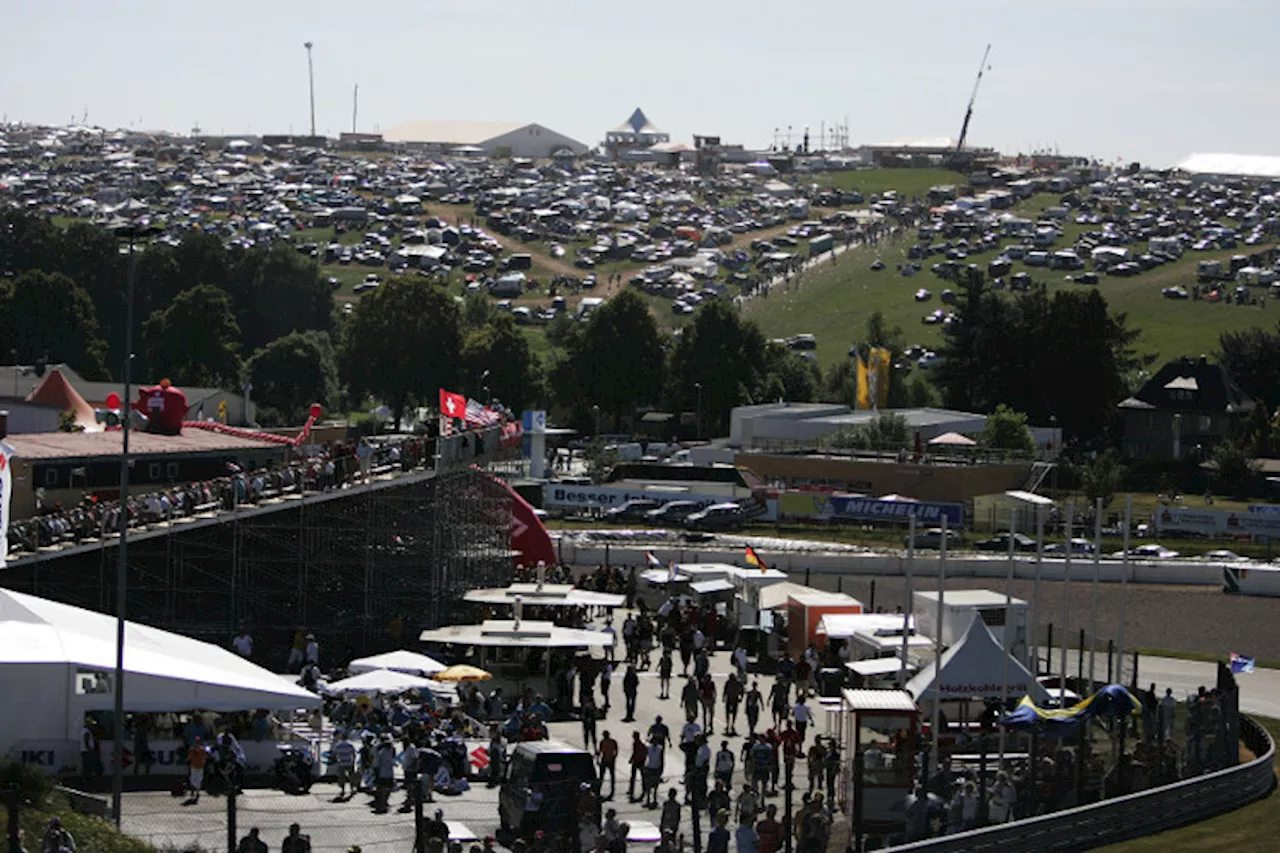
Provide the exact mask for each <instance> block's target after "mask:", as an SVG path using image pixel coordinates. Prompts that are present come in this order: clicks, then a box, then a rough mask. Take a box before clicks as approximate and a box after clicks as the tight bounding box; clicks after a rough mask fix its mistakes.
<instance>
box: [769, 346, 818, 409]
mask: <svg viewBox="0 0 1280 853" xmlns="http://www.w3.org/2000/svg"><path fill="white" fill-rule="evenodd" d="M821 384H822V371H821V370H820V369H819V368H818V365H817V364H815V363H814V362H811V361H808V360H806V359H804V358H801V357H800V355H799V354H798V353H796V352H793V351H792V350H790V349H788V348H787V347H785V346H783V345H781V344H767V345H766V348H765V364H764V382H763V385H762V388H761V393H760V399H762V400H788V401H790V402H793V403H809V402H812V401H813V398H814V397H815V396H816V395H817V391H818V388H819V386H820V385H821Z"/></svg>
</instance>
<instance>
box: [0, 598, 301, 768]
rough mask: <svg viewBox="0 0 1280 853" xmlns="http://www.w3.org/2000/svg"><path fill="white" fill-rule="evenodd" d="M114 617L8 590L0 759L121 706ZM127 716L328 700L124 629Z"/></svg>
mask: <svg viewBox="0 0 1280 853" xmlns="http://www.w3.org/2000/svg"><path fill="white" fill-rule="evenodd" d="M115 663H116V620H115V618H114V617H112V616H107V615H105V614H102V613H95V612H93V611H91V610H84V609H82V608H79V607H72V606H70V605H67V604H58V603H56V602H53V601H48V600H47V599H43V598H37V597H35V596H33V595H25V594H23V593H20V592H12V591H10V590H5V589H0V695H2V696H4V697H5V711H6V720H5V723H6V725H5V726H4V735H3V737H0V753H3V752H5V751H7V749H6V747H7V746H9V745H12V744H13V743H16V742H18V741H22V740H26V739H41V738H44V739H57V740H63V739H73V740H74V739H75V738H77V737H78V735H79V732H80V728H81V726H82V725H83V721H84V715H85V713H86V712H93V711H105V710H109V709H111V708H112V707H113V704H114V694H113V687H114V685H113V684H112V680H113V678H114V670H115ZM124 671H125V679H124V696H123V699H124V709H125V711H129V712H165V711H190V710H194V709H200V710H205V711H246V710H254V709H257V708H276V709H284V708H290V709H296V708H313V707H317V706H319V705H320V697H318V696H316V695H315V694H314V693H310V692H308V691H306V690H303V689H302V688H301V687H298V686H297V685H296V684H294V683H293V682H291V681H290V680H288V679H286V678H284V677H282V676H279V675H276V674H275V673H272V672H269V671H268V670H265V669H263V668H262V667H260V666H257V665H256V664H253V663H251V662H249V661H247V660H245V659H244V658H242V657H240V656H239V655H236V654H234V653H233V652H231V651H230V650H228V649H223V648H219V647H218V646H214V645H210V644H209V643H203V642H200V641H199V640H193V639H191V638H190V637H184V636H182V635H180V634H173V633H170V632H169V631H161V630H160V629H158V628H152V627H149V626H147V625H139V624H137V623H136V622H126V623H125V648H124Z"/></svg>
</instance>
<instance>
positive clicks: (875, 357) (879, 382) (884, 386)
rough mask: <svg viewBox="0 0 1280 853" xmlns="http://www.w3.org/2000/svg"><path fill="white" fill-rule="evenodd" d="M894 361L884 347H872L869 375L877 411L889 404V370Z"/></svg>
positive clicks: (869, 357) (872, 396)
mask: <svg viewBox="0 0 1280 853" xmlns="http://www.w3.org/2000/svg"><path fill="white" fill-rule="evenodd" d="M891 361H892V359H891V358H890V356H889V351H888V350H887V349H885V348H884V347H872V348H871V352H870V354H869V355H868V356H867V373H868V374H869V375H870V380H871V399H873V400H875V405H876V408H877V409H883V408H884V407H885V405H886V404H887V403H888V402H889V369H890V363H891Z"/></svg>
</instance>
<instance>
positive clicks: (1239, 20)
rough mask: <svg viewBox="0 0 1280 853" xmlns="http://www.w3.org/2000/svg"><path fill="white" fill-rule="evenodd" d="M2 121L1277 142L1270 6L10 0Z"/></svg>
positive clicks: (1149, 0) (1112, 143)
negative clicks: (428, 123) (478, 124)
mask: <svg viewBox="0 0 1280 853" xmlns="http://www.w3.org/2000/svg"><path fill="white" fill-rule="evenodd" d="M0 20H2V21H4V26H3V27H0V117H2V118H3V119H4V120H7V121H10V122H14V121H24V122H31V123H42V124H68V123H71V122H72V121H73V120H74V121H75V122H79V121H80V120H81V119H82V118H85V116H86V114H87V120H88V122H89V123H90V124H93V125H97V126H103V127H107V128H117V127H121V128H135V129H144V130H170V131H180V132H187V131H190V130H191V129H192V128H193V127H197V126H198V127H200V128H201V129H202V130H203V131H204V132H205V133H213V134H237V133H243V134H262V133H290V132H292V133H305V132H306V131H307V130H308V124H309V118H308V90H307V56H306V50H305V49H304V47H303V43H304V42H306V41H311V42H313V44H314V47H313V59H314V65H315V88H316V129H317V131H318V132H320V133H323V134H326V135H330V136H336V135H337V134H338V133H339V132H341V131H348V130H351V119H352V114H351V113H352V89H353V86H355V85H356V84H358V85H359V90H360V91H359V116H358V124H357V129H359V130H361V131H376V130H379V129H385V128H390V127H392V126H394V125H396V124H398V123H400V122H404V121H411V120H418V119H468V120H482V121H535V122H538V123H539V124H542V125H543V126H545V127H549V128H551V129H552V130H555V131H558V132H560V133H564V134H566V135H568V136H570V137H573V138H575V139H578V140H579V141H581V142H583V143H586V144H588V145H596V144H598V143H599V142H600V141H601V140H602V139H603V138H604V134H605V132H606V131H607V130H610V129H612V128H614V127H616V126H617V125H619V124H621V123H622V122H623V121H624V120H625V119H626V118H627V117H628V116H629V115H630V114H631V111H632V110H633V109H635V107H637V106H639V107H641V108H643V109H644V111H645V113H646V114H647V115H648V116H649V118H650V119H651V120H652V121H653V122H654V123H655V124H657V125H658V126H659V127H661V128H662V129H664V130H666V131H668V132H669V133H671V135H672V138H673V139H674V140H677V141H691V139H692V136H693V135H694V134H695V133H696V134H704V135H719V136H720V137H721V138H722V140H723V141H724V142H726V143H742V144H744V145H746V146H748V147H765V146H768V145H770V144H771V143H773V142H774V141H775V138H776V137H775V132H776V131H775V129H778V128H780V129H781V130H780V133H781V134H783V135H785V134H786V133H787V128H788V127H790V128H791V129H792V130H791V133H792V139H793V141H798V140H799V137H800V134H801V133H802V129H803V128H804V127H805V126H806V125H807V126H808V127H809V128H810V135H811V137H810V138H811V144H812V145H813V146H814V147H817V146H818V144H819V136H820V133H821V129H822V125H823V123H824V122H825V124H826V125H827V127H831V126H833V125H836V124H844V123H846V122H847V124H848V136H849V140H850V142H851V143H853V144H854V145H857V144H859V143H877V142H887V141H891V140H896V139H901V138H915V137H924V136H934V137H937V136H949V137H956V136H958V135H959V131H960V124H961V121H962V119H963V117H964V112H965V106H966V104H967V103H968V100H969V96H970V92H971V90H972V88H973V81H974V75H975V74H976V72H977V69H978V65H979V62H980V60H981V57H982V52H983V48H984V47H985V46H986V44H988V43H990V44H991V45H992V48H991V58H990V60H989V61H988V68H989V70H988V71H987V72H986V74H985V76H984V78H983V81H982V86H981V89H980V91H979V93H978V97H977V103H976V105H975V108H974V116H973V121H972V125H971V128H970V132H969V140H970V142H971V143H972V144H974V145H984V146H993V147H995V148H997V149H999V150H1000V151H1002V152H1005V153H1018V152H1029V151H1032V150H1037V149H1039V150H1043V149H1051V150H1053V149H1056V150H1058V151H1061V152H1062V153H1064V154H1068V153H1069V154H1079V155H1084V156H1091V157H1097V158H1100V159H1103V160H1106V161H1113V160H1115V159H1117V158H1123V159H1124V160H1126V161H1132V160H1138V161H1141V162H1142V163H1144V164H1149V165H1153V166H1157V167H1159V166H1168V165H1172V164H1173V163H1175V162H1177V161H1178V160H1180V159H1181V158H1182V157H1184V156H1185V155H1187V154H1189V153H1191V152H1197V151H1198V152H1231V153H1240V154H1280V63H1276V62H1275V61H1274V59H1273V58H1272V54H1271V41H1272V40H1273V39H1274V36H1275V34H1276V33H1280V2H1276V0H1218V2H1208V1H1207V0H1205V2H1189V0H1062V1H1061V2H1060V0H1018V2H1006V0H966V2H963V3H949V2H944V0H898V2H893V3H861V2H853V0H809V2H806V3H786V2H778V0H769V2H762V0H644V2H615V0H416V2H414V0H378V2H376V3H368V4H361V3H353V2H350V0H346V2H332V0H311V2H296V0H259V2H244V0H220V2H216V3H188V2H174V0H113V1H112V2H102V0H0Z"/></svg>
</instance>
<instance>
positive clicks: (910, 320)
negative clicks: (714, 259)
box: [747, 170, 1280, 366]
mask: <svg viewBox="0 0 1280 853" xmlns="http://www.w3.org/2000/svg"><path fill="white" fill-rule="evenodd" d="M888 171H891V172H892V171H897V170H888ZM852 174H854V175H858V174H862V173H852ZM868 174H869V173H868ZM925 189H926V190H927V186H926V188H925ZM1056 203H1057V199H1056V198H1055V197H1052V196H1047V195H1040V196H1036V197H1035V198H1033V199H1031V200H1029V201H1027V202H1026V203H1024V204H1022V205H1019V206H1018V207H1017V208H1015V210H1014V211H1013V212H1014V213H1016V214H1017V215H1019V216H1023V217H1026V218H1029V219H1035V218H1037V217H1038V216H1039V215H1040V214H1041V213H1042V212H1043V211H1044V210H1045V209H1046V208H1048V207H1051V206H1053V205H1054V204H1056ZM1096 227H1098V226H1083V225H1077V224H1076V223H1074V222H1066V223H1063V236H1062V237H1061V238H1059V239H1058V241H1057V243H1056V244H1055V245H1054V246H1053V247H1052V249H1053V250H1056V249H1062V248H1066V247H1068V246H1070V245H1071V244H1072V243H1073V242H1074V240H1075V238H1076V237H1077V236H1078V235H1079V234H1081V233H1082V232H1084V231H1085V230H1088V229H1089V228H1096ZM916 237H917V235H916V233H915V232H914V231H913V232H911V233H908V234H903V235H901V236H899V237H898V238H897V239H893V240H886V241H882V242H881V244H880V245H879V246H876V247H871V246H866V247H861V248H858V249H855V250H853V251H851V252H847V253H845V254H844V255H842V256H841V257H840V258H839V259H838V260H837V261H836V262H835V263H834V264H821V265H819V266H818V267H816V268H815V269H813V270H811V271H806V272H805V273H804V275H803V276H802V279H801V281H802V283H801V285H800V286H799V287H798V288H793V289H791V290H788V291H779V290H776V289H775V290H774V291H773V293H771V294H770V296H769V298H768V299H759V300H752V302H751V303H750V304H749V306H748V308H747V312H748V313H749V314H750V315H751V316H752V317H754V318H755V319H756V321H757V322H758V323H759V324H760V327H761V328H762V329H763V330H764V332H765V334H766V335H767V336H769V337H785V336H787V335H792V334H797V333H800V332H810V333H812V334H815V335H817V337H818V349H817V358H818V361H819V363H821V364H822V365H824V366H826V365H829V364H831V363H833V362H836V361H839V360H840V359H843V358H845V357H846V353H847V351H848V349H849V346H850V344H854V343H858V342H859V341H860V340H861V335H862V334H863V330H864V328H865V323H866V318H867V317H868V316H869V315H870V314H871V313H872V312H873V311H880V312H882V313H883V314H884V316H885V319H886V320H887V321H888V322H889V324H890V325H898V326H901V327H902V328H903V330H904V331H905V332H906V337H907V342H908V343H915V344H921V345H924V346H926V347H936V346H937V345H938V344H939V343H941V340H942V335H941V331H942V327H941V326H938V325H924V324H922V322H921V321H922V318H923V317H924V315H926V314H928V313H930V312H932V311H933V310H935V309H937V308H943V309H946V310H951V309H950V308H949V307H948V306H946V305H944V304H943V303H942V301H941V294H942V291H943V290H944V289H947V288H951V289H953V290H954V289H955V285H954V284H952V283H950V282H947V281H944V280H943V279H941V278H938V277H937V276H935V275H933V274H931V273H930V272H929V269H930V267H932V265H933V264H934V263H937V262H939V261H940V260H941V258H940V257H938V256H934V257H932V258H926V259H921V261H920V263H921V264H922V266H923V270H922V271H921V272H919V273H917V274H916V275H914V276H911V277H905V276H903V275H901V274H900V273H899V272H898V271H897V267H898V265H899V264H905V263H907V261H908V258H907V250H908V248H910V246H912V245H913V244H914V243H915V242H916ZM1015 242H1018V241H1016V240H1014V239H1012V238H1005V239H1002V240H1001V241H1000V245H1001V246H1004V245H1008V244H1012V243H1015ZM1144 248H1145V246H1141V247H1140V246H1136V245H1135V246H1131V247H1130V249H1131V250H1135V254H1140V253H1141V249H1144ZM1263 248H1264V247H1261V246H1254V247H1240V248H1236V249H1231V250H1222V251H1215V252H1187V253H1186V254H1184V255H1183V256H1182V258H1181V259H1180V260H1178V261H1177V262H1176V263H1172V264H1165V265H1164V266H1160V267H1156V268H1154V269H1151V270H1147V271H1146V272H1142V273H1139V274H1138V275H1135V276H1132V277H1128V278H1118V277H1108V276H1105V275H1104V276H1102V277H1101V280H1100V281H1099V283H1098V284H1097V285H1096V288H1097V289H1098V290H1099V291H1100V292H1101V293H1102V294H1103V296H1105V297H1106V299H1107V304H1108V305H1109V306H1110V308H1111V310H1112V311H1113V312H1117V313H1125V314H1127V315H1128V318H1129V325H1130V327H1131V328H1136V329H1140V330H1141V331H1142V336H1141V337H1140V338H1139V339H1138V343H1137V348H1138V350H1139V352H1142V353H1151V354H1154V355H1156V356H1157V361H1156V363H1157V364H1160V363H1162V362H1163V361H1165V360H1167V359H1170V358H1174V357H1177V356H1179V355H1198V354H1201V353H1204V354H1208V353H1212V352H1214V351H1216V350H1217V348H1218V337H1219V335H1220V334H1221V333H1222V332H1224V331H1233V330H1240V329H1245V328H1249V327H1254V326H1263V327H1266V328H1270V327H1272V326H1273V325H1274V324H1275V323H1276V321H1277V320H1280V306H1277V304H1276V302H1277V301H1280V300H1268V301H1266V302H1265V304H1264V305H1262V306H1242V305H1227V304H1225V303H1211V302H1204V301H1199V302H1193V301H1181V300H1172V299H1165V298H1164V297H1163V296H1162V295H1161V290H1162V289H1163V288H1166V287H1173V286H1175V285H1181V286H1184V287H1186V288H1187V289H1188V290H1189V289H1190V288H1191V286H1192V285H1193V284H1194V283H1195V271H1196V262H1197V261H1202V260H1213V259H1217V260H1222V261H1224V262H1225V261H1227V260H1229V259H1230V257H1231V256H1232V255H1236V254H1250V253H1252V252H1255V251H1261V250H1262V249H1263ZM995 257H996V253H994V252H986V253H983V254H981V255H976V256H974V258H973V261H972V262H973V263H976V264H978V265H980V266H982V267H983V268H984V269H985V267H986V265H987V264H988V263H989V262H990V261H991V260H993V259H994V258H995ZM877 258H879V259H881V260H883V261H884V263H885V269H883V270H881V271H879V272H875V271H873V270H872V269H871V263H872V262H873V261H874V260H876V259H877ZM1019 272H1026V273H1028V274H1030V275H1031V277H1032V279H1034V280H1035V281H1042V282H1045V283H1046V284H1047V285H1048V289H1049V293H1050V294H1053V293H1054V292H1055V291H1057V290H1059V289H1062V288H1081V287H1085V286H1091V285H1079V284H1074V283H1071V282H1067V281H1065V280H1064V276H1065V275H1067V274H1068V273H1066V272H1064V271H1062V270H1051V269H1048V268H1045V267H1028V266H1027V265H1026V264H1024V263H1023V262H1021V261H1016V262H1014V263H1013V268H1012V270H1011V274H1016V273H1019ZM1074 274H1076V275H1078V274H1079V273H1078V272H1077V273H1074ZM920 288H925V289H927V290H929V291H931V292H932V294H933V296H932V298H931V299H930V300H929V301H927V302H916V301H915V292H916V291H917V290H918V289H920ZM1252 290H1253V292H1254V293H1255V294H1258V295H1261V294H1264V293H1265V289H1263V288H1253V289H1252Z"/></svg>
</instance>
